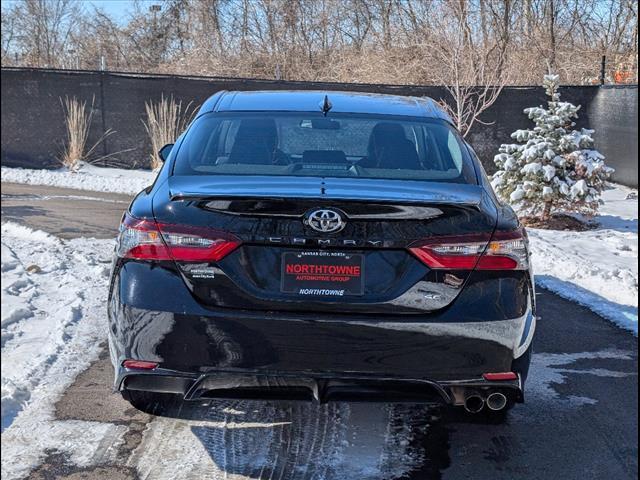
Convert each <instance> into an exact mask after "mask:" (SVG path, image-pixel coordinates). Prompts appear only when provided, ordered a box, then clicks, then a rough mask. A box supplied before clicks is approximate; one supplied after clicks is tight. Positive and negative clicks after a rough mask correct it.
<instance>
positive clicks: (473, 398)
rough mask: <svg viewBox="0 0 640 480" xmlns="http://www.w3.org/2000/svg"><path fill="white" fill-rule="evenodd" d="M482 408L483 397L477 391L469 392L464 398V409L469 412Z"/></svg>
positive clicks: (478, 410)
mask: <svg viewBox="0 0 640 480" xmlns="http://www.w3.org/2000/svg"><path fill="white" fill-rule="evenodd" d="M483 408H484V398H482V396H481V395H480V394H478V393H470V394H469V395H467V396H466V397H465V398H464V409H465V410H466V411H467V412H469V413H478V412H480V411H481V410H482V409H483Z"/></svg>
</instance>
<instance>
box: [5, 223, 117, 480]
mask: <svg viewBox="0 0 640 480" xmlns="http://www.w3.org/2000/svg"><path fill="white" fill-rule="evenodd" d="M1 247H2V268H1V270H2V292H1V293H2V295H1V296H2V350H1V355H2V377H1V381H2V452H3V455H2V478H3V479H4V478H7V479H8V478H23V477H24V476H26V475H27V474H28V473H29V471H30V470H31V469H32V468H34V467H35V466H37V465H38V464H39V463H40V462H41V461H42V460H43V459H44V457H45V456H46V452H47V451H48V450H55V451H58V452H61V453H65V454H67V455H69V456H70V458H71V460H72V461H73V462H74V463H75V464H77V465H81V466H82V465H85V464H88V463H89V462H90V461H93V460H95V458H96V455H101V453H100V445H101V444H102V440H103V438H104V436H105V435H107V434H108V435H116V434H122V433H123V431H124V430H126V427H124V426H115V425H111V424H97V423H96V424H93V423H90V422H73V421H69V422H59V421H54V404H55V402H56V401H57V399H58V398H59V397H60V396H61V395H62V393H63V392H64V391H65V390H66V388H67V387H68V386H69V385H70V384H71V383H72V382H73V380H74V379H75V377H76V375H77V374H78V373H80V372H81V371H83V370H84V369H85V368H87V367H88V366H89V364H90V363H91V362H92V361H93V360H95V359H96V358H97V356H98V354H99V352H100V344H101V343H102V342H103V341H104V340H105V338H106V334H107V325H106V321H105V311H104V308H105V307H104V306H105V304H106V300H107V286H108V274H109V263H110V261H111V256H112V252H113V241H111V240H95V239H74V240H69V241H62V240H60V239H58V238H56V237H53V236H51V235H49V234H47V233H44V232H41V231H33V230H31V229H29V228H26V227H23V226H20V225H16V224H13V223H3V224H2V244H1ZM29 267H31V268H29ZM92 459H93V460H92Z"/></svg>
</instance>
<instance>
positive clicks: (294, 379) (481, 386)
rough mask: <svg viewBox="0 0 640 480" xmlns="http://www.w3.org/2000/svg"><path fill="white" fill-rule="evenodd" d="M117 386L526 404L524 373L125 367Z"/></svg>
mask: <svg viewBox="0 0 640 480" xmlns="http://www.w3.org/2000/svg"><path fill="white" fill-rule="evenodd" d="M116 386H117V388H118V389H120V390H124V389H126V390H141V391H150V392H160V393H174V394H179V395H182V396H183V397H184V399H185V400H201V399H210V398H236V399H237V398H243V399H286V400H312V401H316V402H319V403H326V402H330V401H366V402H371V401H393V402H416V403H433V404H436V403H444V404H447V405H454V406H459V405H463V404H464V398H465V393H466V392H468V391H469V390H477V391H480V392H482V391H488V390H491V391H496V390H499V391H502V392H503V393H505V394H506V395H507V396H508V397H509V398H510V399H511V400H512V401H515V402H522V401H523V400H524V392H523V387H522V380H521V377H520V376H518V378H517V379H516V380H511V381H499V382H490V381H486V380H484V379H483V378H476V379H469V380H460V381H442V382H435V381H430V380H424V379H406V378H405V379H398V378H392V377H381V376H357V375H344V374H332V375H327V374H323V373H307V374H305V375H300V374H291V373H273V374H265V373H262V372H256V373H249V372H246V371H245V372H233V371H216V372H214V373H207V374H201V375H196V374H187V373H184V372H177V371H172V370H167V369H162V368H160V369H157V370H154V371H150V372H140V371H132V370H127V369H125V368H120V369H119V370H118V374H117V380H116Z"/></svg>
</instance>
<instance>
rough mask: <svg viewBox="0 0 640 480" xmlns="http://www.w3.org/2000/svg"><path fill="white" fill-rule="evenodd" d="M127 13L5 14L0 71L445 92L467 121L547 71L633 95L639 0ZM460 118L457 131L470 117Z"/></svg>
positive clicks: (237, 1) (200, 1) (279, 4)
mask: <svg viewBox="0 0 640 480" xmlns="http://www.w3.org/2000/svg"><path fill="white" fill-rule="evenodd" d="M131 2H133V3H132V5H133V6H134V8H133V12H132V14H131V15H130V16H129V18H127V19H125V20H124V21H122V20H119V21H117V22H116V21H115V20H114V19H112V18H109V15H108V14H107V13H105V12H104V11H102V10H100V9H99V8H94V7H91V6H88V5H89V4H87V3H82V2H78V1H76V0H17V3H16V4H12V5H15V7H8V6H5V4H3V19H2V22H3V23H2V65H11V64H13V63H15V58H16V55H17V56H18V57H19V58H20V59H21V63H22V64H26V65H33V66H42V67H43V66H49V67H64V68H70V67H73V68H76V67H79V68H96V67H97V66H98V65H99V62H100V59H101V58H103V59H104V63H105V64H106V67H107V68H110V69H119V70H130V71H140V72H170V73H179V74H204V75H221V76H243V77H262V78H282V79H295V80H337V81H346V82H369V83H396V84H397V83H405V84H445V85H449V86H451V87H453V88H452V90H451V93H452V98H453V97H455V98H457V99H458V100H457V101H455V102H453V103H455V104H462V105H466V106H470V105H474V107H473V108H472V110H474V111H478V110H480V111H481V110H482V109H483V106H486V105H487V104H490V103H491V102H492V101H493V100H494V99H495V94H496V93H499V91H500V86H501V85H502V84H503V83H504V82H505V81H506V80H508V81H509V82H510V83H513V84H520V85H523V84H535V83H537V81H538V79H539V78H540V76H541V75H542V74H543V73H546V72H547V71H548V70H549V69H554V70H557V72H558V73H559V74H560V75H561V79H562V81H563V82H566V83H591V82H593V81H594V80H597V77H598V73H599V68H600V62H601V58H602V55H606V56H607V65H608V78H610V79H611V81H618V80H617V78H618V77H619V76H620V75H619V74H620V72H622V74H623V75H622V77H624V79H625V81H629V82H633V81H635V82H637V53H638V50H637V49H638V47H637V44H638V28H637V25H638V2H637V1H636V0H166V1H163V2H157V6H152V7H153V8H151V9H150V4H149V3H148V2H143V1H141V0H131ZM80 13H82V15H80ZM622 77H621V78H622ZM471 84H476V85H480V86H489V88H488V89H484V90H482V91H479V90H478V89H469V88H468V87H469V86H470V85H471ZM496 87H497V88H496ZM453 103H452V104H453ZM470 108H471V107H470ZM454 110H455V111H456V112H457V111H458V107H455V108H454ZM461 111H466V112H468V111H469V109H468V108H462V110H461ZM458 116H459V117H460V115H458ZM462 117H464V115H463V116H462ZM462 117H460V121H461V122H462V123H463V124H465V125H467V126H470V125H472V124H473V123H474V122H475V121H477V118H478V117H477V116H476V115H471V117H468V118H466V120H465V119H464V118H462Z"/></svg>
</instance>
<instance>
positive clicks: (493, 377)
mask: <svg viewBox="0 0 640 480" xmlns="http://www.w3.org/2000/svg"><path fill="white" fill-rule="evenodd" d="M482 378H484V379H485V380H487V381H488V382H499V381H503V380H517V379H518V374H517V373H514V372H499V373H483V374H482Z"/></svg>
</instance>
